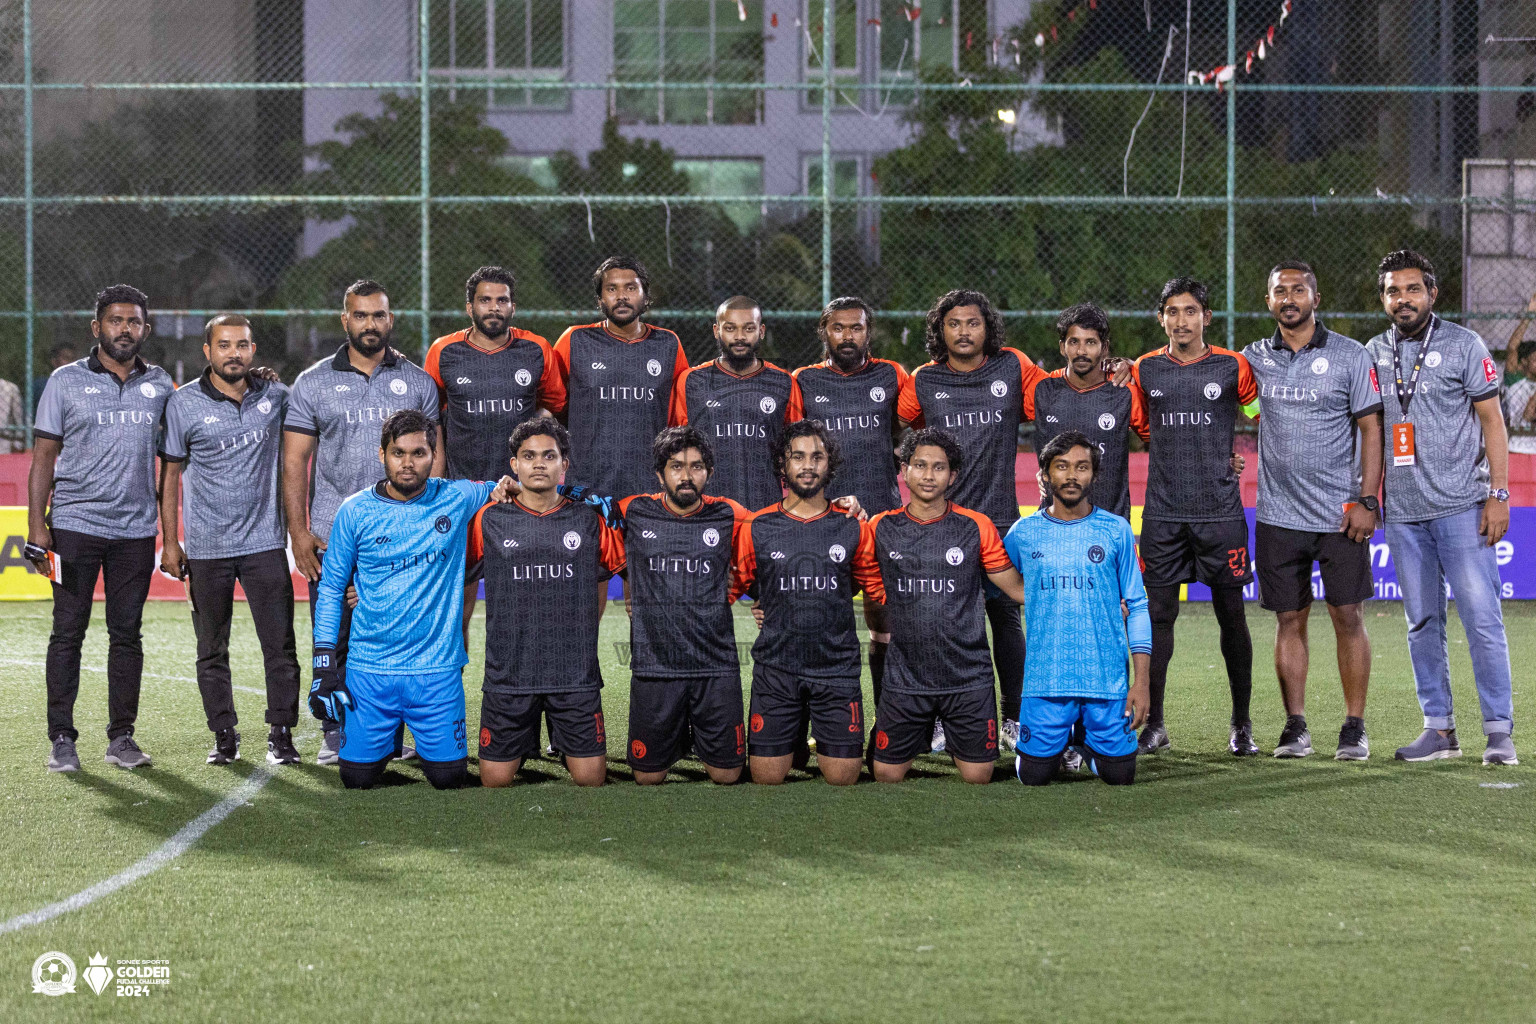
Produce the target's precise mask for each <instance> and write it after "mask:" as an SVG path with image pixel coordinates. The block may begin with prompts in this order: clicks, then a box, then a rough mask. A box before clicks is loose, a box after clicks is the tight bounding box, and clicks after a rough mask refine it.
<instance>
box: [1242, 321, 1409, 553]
mask: <svg viewBox="0 0 1536 1024" xmlns="http://www.w3.org/2000/svg"><path fill="white" fill-rule="evenodd" d="M1243 355H1244V356H1245V357H1246V358H1247V360H1248V366H1249V368H1250V369H1252V371H1253V378H1254V380H1255V381H1257V382H1258V385H1259V508H1258V520H1259V522H1261V523H1268V524H1269V525H1270V526H1280V527H1284V528H1285V529H1287V530H1305V531H1307V532H1309V533H1332V532H1334V531H1336V530H1337V529H1338V528H1339V527H1340V526H1341V525H1342V524H1343V522H1344V505H1345V504H1346V503H1347V502H1351V501H1353V500H1354V499H1355V498H1357V497H1359V496H1360V460H1359V453H1358V452H1357V451H1356V450H1355V437H1356V434H1355V420H1357V419H1359V418H1360V417H1362V416H1369V415H1371V414H1373V413H1378V412H1381V394H1380V392H1378V391H1377V389H1376V381H1375V379H1374V378H1373V377H1372V375H1371V357H1370V354H1369V353H1367V352H1366V351H1365V346H1364V345H1361V344H1360V343H1359V342H1358V341H1356V340H1355V339H1354V338H1347V337H1345V336H1344V335H1342V334H1336V333H1334V332H1333V331H1330V330H1329V329H1328V328H1327V327H1325V326H1323V324H1322V323H1318V324H1317V325H1316V327H1315V329H1314V330H1313V332H1312V339H1311V340H1310V341H1309V342H1307V344H1306V345H1305V346H1303V347H1302V349H1301V351H1299V352H1292V351H1291V349H1290V346H1289V345H1287V344H1286V343H1285V342H1284V341H1282V340H1281V339H1280V331H1279V329H1278V328H1277V329H1276V330H1275V333H1274V334H1273V335H1271V336H1270V337H1268V338H1265V339H1264V340H1262V341H1256V342H1254V343H1253V344H1251V345H1249V346H1248V347H1247V348H1245V349H1243Z"/></svg>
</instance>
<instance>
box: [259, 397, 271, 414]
mask: <svg viewBox="0 0 1536 1024" xmlns="http://www.w3.org/2000/svg"><path fill="white" fill-rule="evenodd" d="M256 411H257V412H259V413H261V414H262V415H263V416H265V415H266V414H267V413H269V412H271V411H272V400H271V399H269V398H263V399H262V400H261V401H259V402H257V403H256Z"/></svg>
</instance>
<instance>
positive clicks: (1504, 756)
mask: <svg viewBox="0 0 1536 1024" xmlns="http://www.w3.org/2000/svg"><path fill="white" fill-rule="evenodd" d="M1519 763H1520V758H1518V757H1516V756H1515V741H1514V740H1512V739H1510V738H1509V733H1507V732H1496V733H1493V734H1492V735H1490V736H1489V737H1488V749H1487V750H1485V751H1483V764H1519Z"/></svg>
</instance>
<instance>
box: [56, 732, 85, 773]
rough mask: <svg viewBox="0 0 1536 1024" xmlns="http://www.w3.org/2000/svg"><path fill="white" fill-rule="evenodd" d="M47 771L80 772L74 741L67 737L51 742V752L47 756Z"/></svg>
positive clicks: (78, 756) (78, 757)
mask: <svg viewBox="0 0 1536 1024" xmlns="http://www.w3.org/2000/svg"><path fill="white" fill-rule="evenodd" d="M48 770H49V771H51V772H77V771H79V770H80V755H79V754H77V753H75V741H74V740H72V739H70V738H69V737H68V736H60V737H59V738H58V739H56V740H54V741H53V751H52V752H51V753H49V755H48Z"/></svg>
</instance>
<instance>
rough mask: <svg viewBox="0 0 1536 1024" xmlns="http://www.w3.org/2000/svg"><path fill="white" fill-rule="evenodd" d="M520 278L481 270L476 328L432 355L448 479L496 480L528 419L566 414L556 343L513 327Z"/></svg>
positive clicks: (435, 346)
mask: <svg viewBox="0 0 1536 1024" xmlns="http://www.w3.org/2000/svg"><path fill="white" fill-rule="evenodd" d="M516 289H517V279H516V278H514V277H513V276H512V272H511V271H510V270H506V269H504V268H502V267H481V268H480V269H479V270H476V271H475V272H474V273H473V274H471V275H469V280H467V281H465V282H464V312H465V313H467V314H468V315H469V321H470V325H469V326H468V327H466V328H464V329H463V330H461V331H455V332H454V333H452V334H446V335H444V336H443V337H441V338H438V339H437V340H436V341H434V342H433V343H432V347H431V348H430V349H428V350H427V358H426V362H425V365H424V366H423V369H425V370H426V371H427V373H428V374H430V375H431V377H432V379H433V380H435V381H436V382H437V391H438V396H439V400H440V409H439V412H440V415H441V416H442V424H443V447H444V453H445V459H446V469H447V474H446V475H447V476H448V478H449V479H451V480H491V479H495V478H496V477H499V476H501V475H502V474H503V473H504V472H505V471H506V468H507V437H508V436H509V435H511V433H512V430H513V428H515V427H516V426H517V425H518V424H519V423H521V422H523V420H525V419H527V418H528V417H530V416H536V415H539V412H540V410H545V411H547V412H549V413H560V412H564V411H565V384H564V383H563V382H562V381H561V380H560V373H559V371H558V370H556V368H555V356H554V352H553V351H552V350H551V349H550V347H549V342H547V341H545V340H544V339H543V338H541V337H539V336H538V335H537V334H534V333H533V332H531V331H525V330H522V329H521V328H517V327H513V326H512V317H513V316H514V315H515V314H516V313H517V295H516ZM479 584H480V580H479V577H478V576H474V577H473V578H471V579H466V580H465V581H464V636H465V643H466V645H467V644H468V638H469V620H470V619H471V618H472V617H473V616H474V614H475V596H476V592H477V591H478V590H479Z"/></svg>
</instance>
